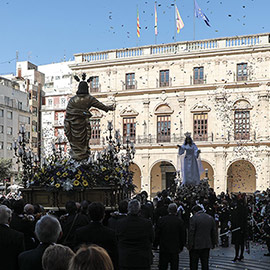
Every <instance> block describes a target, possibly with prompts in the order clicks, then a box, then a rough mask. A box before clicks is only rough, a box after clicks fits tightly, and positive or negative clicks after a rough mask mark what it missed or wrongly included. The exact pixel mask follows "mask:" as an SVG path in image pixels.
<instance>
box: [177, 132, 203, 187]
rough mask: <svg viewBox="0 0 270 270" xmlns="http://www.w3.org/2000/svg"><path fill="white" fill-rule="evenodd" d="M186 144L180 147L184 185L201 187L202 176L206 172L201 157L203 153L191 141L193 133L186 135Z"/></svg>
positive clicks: (179, 153) (179, 154) (179, 155)
mask: <svg viewBox="0 0 270 270" xmlns="http://www.w3.org/2000/svg"><path fill="white" fill-rule="evenodd" d="M185 136H186V138H185V142H184V144H183V145H182V146H180V145H177V146H178V157H179V158H180V163H181V174H182V179H183V182H182V185H193V186H194V185H199V184H200V175H201V173H202V172H203V171H204V170H203V167H202V163H201V160H200V159H199V155H200V153H201V151H200V150H199V149H198V147H197V146H196V144H195V143H194V142H193V141H192V139H191V133H189V132H186V133H185Z"/></svg>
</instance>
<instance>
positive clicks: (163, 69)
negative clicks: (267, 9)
mask: <svg viewBox="0 0 270 270" xmlns="http://www.w3.org/2000/svg"><path fill="white" fill-rule="evenodd" d="M269 37H270V35H269V33H266V34H258V35H249V36H239V37H227V38H220V39H210V40H201V41H194V42H193V41H192V42H179V43H172V44H163V45H153V46H144V47H136V48H126V49H120V50H111V51H104V52H93V53H79V54H76V55H75V62H74V63H73V64H72V65H70V68H71V69H72V71H73V73H74V74H77V75H81V74H82V73H83V72H86V74H87V77H91V81H90V91H91V94H92V95H94V96H95V97H96V98H98V99H99V100H100V101H101V102H104V103H106V104H112V103H115V104H116V110H115V111H114V112H109V113H107V114H104V113H103V112H101V111H98V110H96V109H93V110H92V113H93V118H92V119H91V123H92V131H93V132H92V141H91V142H92V144H91V148H92V150H93V151H94V150H95V149H101V148H102V145H103V144H104V139H102V138H104V137H105V136H106V127H107V121H108V120H111V121H113V124H114V127H115V128H116V129H119V130H120V133H121V134H122V137H123V139H124V140H125V139H126V138H127V136H128V137H129V139H130V140H133V141H134V142H135V147H136V156H135V159H134V164H133V165H132V170H133V171H134V172H135V176H134V182H135V184H136V185H137V187H138V188H137V190H138V191H139V190H146V191H148V192H149V193H150V194H151V195H152V196H153V195H154V194H155V193H156V192H157V191H159V190H162V189H164V188H167V187H168V186H169V185H170V184H171V181H173V179H174V172H175V171H176V170H178V169H179V166H178V165H177V144H182V143H183V141H184V133H185V132H187V131H189V132H191V133H192V137H193V139H194V141H195V142H196V144H197V146H198V147H199V148H200V149H201V160H202V162H203V166H204V168H205V169H208V176H209V179H210V181H209V182H210V185H211V186H212V187H213V188H214V189H215V191H216V192H217V193H220V192H221V191H229V192H238V191H245V192H254V191H255V190H263V189H266V188H268V187H269V183H270V182H269V181H270V172H269V170H270V147H269V145H270V138H269V135H270V133H269V132H270V110H269V109H270V103H269V98H270V78H269V74H270V43H269V42H270V40H269ZM76 89H77V83H76V82H74V83H73V90H72V91H73V94H75V91H76ZM204 176H205V173H203V174H202V176H201V177H204Z"/></svg>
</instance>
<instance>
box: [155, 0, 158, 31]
mask: <svg viewBox="0 0 270 270" xmlns="http://www.w3.org/2000/svg"><path fill="white" fill-rule="evenodd" d="M157 33H158V31H157V2H155V35H156V36H157Z"/></svg>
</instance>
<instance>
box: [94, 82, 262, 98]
mask: <svg viewBox="0 0 270 270" xmlns="http://www.w3.org/2000/svg"><path fill="white" fill-rule="evenodd" d="M260 85H261V83H260V82H248V81H247V82H235V83H230V84H203V85H187V86H175V87H170V88H163V87H160V88H150V89H149V88H148V89H139V90H138V89H137V90H125V91H122V90H121V91H111V92H100V93H91V95H93V96H94V97H96V98H106V97H108V96H112V95H113V96H115V97H124V96H136V95H144V94H162V93H163V92H164V91H165V92H166V93H178V92H194V91H209V90H216V89H217V88H220V87H224V88H226V89H235V88H256V87H259V86H260Z"/></svg>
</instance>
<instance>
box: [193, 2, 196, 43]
mask: <svg viewBox="0 0 270 270" xmlns="http://www.w3.org/2000/svg"><path fill="white" fill-rule="evenodd" d="M195 22H196V21H195V0H193V40H195Z"/></svg>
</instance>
